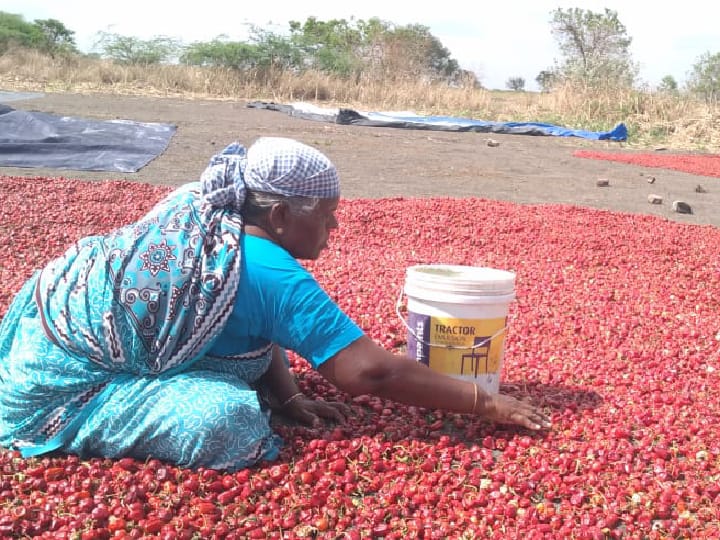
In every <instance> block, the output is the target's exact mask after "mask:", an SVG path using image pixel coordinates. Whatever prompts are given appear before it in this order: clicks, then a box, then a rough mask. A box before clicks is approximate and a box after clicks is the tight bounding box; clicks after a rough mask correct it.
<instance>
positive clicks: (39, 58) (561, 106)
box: [0, 50, 720, 151]
mask: <svg viewBox="0 0 720 540" xmlns="http://www.w3.org/2000/svg"><path fill="white" fill-rule="evenodd" d="M0 84H1V85H2V86H3V87H4V88H6V89H12V90H33V91H42V92H79V93H92V92H101V93H118V94H135V95H138V94H141V95H152V96H167V97H183V98H187V99H199V98H202V99H231V100H236V99H240V100H264V101H275V102H280V103H282V102H285V103H288V102H293V101H308V102H311V103H315V104H317V105H320V106H333V107H337V106H346V107H353V108H357V109H361V110H385V111H387V110H412V111H414V112H417V113H418V114H438V115H450V116H463V117H469V118H476V119H482V120H495V121H501V122H505V121H517V122H529V121H533V122H548V123H553V124H558V125H563V126H567V127H572V128H577V129H589V130H608V129H611V128H612V127H614V126H615V125H616V124H617V123H619V122H624V123H625V124H626V125H627V126H628V129H629V131H630V142H629V144H630V145H631V146H639V147H646V146H653V145H654V146H657V145H663V146H667V147H669V148H675V149H686V150H705V151H708V150H709V151H717V149H718V147H719V146H720V108H719V107H718V106H712V105H708V104H706V103H703V102H698V101H696V100H693V99H691V98H689V97H688V96H683V95H668V94H660V93H653V92H643V91H636V90H626V89H623V90H607V91H604V92H598V91H597V90H594V89H589V88H583V87H579V86H574V85H567V86H564V87H561V88H558V89H556V90H554V91H553V92H549V93H535V92H503V91H488V90H485V89H482V88H475V87H473V86H471V85H467V86H461V87H457V88H449V87H448V86H446V85H442V84H427V83H421V82H418V81H417V80H415V79H400V80H398V79H393V80H388V79H383V80H376V79H371V78H369V77H368V78H364V79H363V78H361V79H360V80H356V81H347V80H341V79H338V78H335V77H331V76H329V75H326V74H323V73H317V72H310V73H303V74H300V75H295V74H291V73H287V72H268V71H257V72H247V71H243V72H240V71H237V70H232V69H221V68H201V67H185V66H178V65H166V66H149V67H143V66H134V65H118V64H114V63H112V62H110V61H107V60H100V59H95V58H87V57H68V58H56V59H52V58H50V57H48V56H44V55H41V54H38V53H37V52H35V51H27V50H14V51H11V52H8V53H6V54H4V55H2V56H0Z"/></svg>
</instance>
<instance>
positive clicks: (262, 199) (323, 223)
mask: <svg viewBox="0 0 720 540" xmlns="http://www.w3.org/2000/svg"><path fill="white" fill-rule="evenodd" d="M201 183H202V188H203V195H204V198H205V200H206V201H207V202H208V203H209V204H211V205H212V206H213V207H217V208H226V209H231V210H234V211H237V212H240V213H241V215H242V217H243V220H244V221H245V222H246V223H247V224H249V225H254V226H257V227H260V228H261V229H262V230H263V231H265V233H267V235H268V236H270V237H271V238H272V239H273V240H274V241H276V242H277V243H278V244H280V245H282V246H283V247H284V248H286V249H287V250H288V251H289V252H290V253H291V254H292V255H293V256H295V257H297V258H302V259H315V258H317V256H318V255H319V254H320V251H321V250H322V249H323V248H324V247H326V246H327V240H328V237H329V234H330V231H331V230H332V229H334V228H336V227H337V221H336V219H335V210H336V208H337V205H338V200H339V197H340V181H339V178H338V174H337V170H336V169H335V166H334V165H333V164H332V162H330V160H329V159H328V158H327V157H326V156H325V155H324V154H322V153H321V152H320V151H318V150H316V149H315V148H312V147H311V146H307V145H305V144H303V143H300V142H298V141H295V140H292V139H287V138H282V137H263V138H260V139H258V140H257V141H256V142H255V143H254V144H253V145H252V146H251V147H250V148H249V149H248V150H247V151H245V148H244V147H242V146H241V145H239V144H238V143H233V144H231V145H230V146H228V147H227V148H226V149H225V150H224V151H223V152H222V153H221V154H218V155H216V156H214V157H213V158H212V159H211V161H210V165H209V166H208V168H207V169H206V170H205V172H204V173H203V175H202V178H201Z"/></svg>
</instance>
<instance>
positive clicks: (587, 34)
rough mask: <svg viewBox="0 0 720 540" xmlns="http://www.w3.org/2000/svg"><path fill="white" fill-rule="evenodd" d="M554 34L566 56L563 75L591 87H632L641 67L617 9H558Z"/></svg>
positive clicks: (554, 23) (561, 67) (558, 68)
mask: <svg viewBox="0 0 720 540" xmlns="http://www.w3.org/2000/svg"><path fill="white" fill-rule="evenodd" d="M551 15H552V20H551V23H550V24H551V28H552V33H553V35H554V36H555V39H556V41H557V43H558V46H559V48H560V52H561V53H562V55H563V59H562V61H561V62H560V64H559V65H558V67H557V73H558V75H559V76H560V77H562V78H564V79H570V80H579V81H582V82H583V83H585V84H588V85H590V86H632V85H633V83H634V81H635V78H636V77H637V73H638V69H637V66H636V65H635V64H634V63H633V61H632V57H631V55H630V44H631V43H632V39H631V38H630V37H628V35H627V30H626V28H625V25H623V24H622V23H621V22H620V19H619V18H618V15H617V12H616V11H613V10H610V9H607V8H606V9H605V11H604V12H602V13H595V12H593V11H590V10H585V9H580V8H569V9H562V8H558V9H556V10H554V11H553V12H552V13H551Z"/></svg>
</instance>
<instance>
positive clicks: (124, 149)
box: [0, 104, 177, 173]
mask: <svg viewBox="0 0 720 540" xmlns="http://www.w3.org/2000/svg"><path fill="white" fill-rule="evenodd" d="M176 129H177V128H176V126H173V125H170V124H159V123H143V122H133V121H131V120H88V119H83V118H75V117H70V116H57V115H53V114H48V113H43V112H28V111H21V110H15V109H13V108H12V107H9V106H7V105H2V104H0V167H19V168H26V167H27V168H44V169H69V170H76V171H117V172H123V173H132V172H137V171H139V170H140V169H142V168H143V167H144V166H145V165H147V164H148V163H149V162H150V161H152V160H153V159H155V158H156V157H157V156H159V155H160V154H162V153H163V152H164V151H165V149H166V148H167V146H168V144H169V142H170V139H171V138H172V136H173V135H174V133H175V131H176Z"/></svg>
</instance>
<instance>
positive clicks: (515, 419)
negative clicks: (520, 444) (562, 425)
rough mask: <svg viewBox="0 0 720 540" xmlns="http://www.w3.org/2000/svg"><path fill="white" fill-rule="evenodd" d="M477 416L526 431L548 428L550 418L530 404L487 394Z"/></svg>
mask: <svg viewBox="0 0 720 540" xmlns="http://www.w3.org/2000/svg"><path fill="white" fill-rule="evenodd" d="M484 405H485V406H484V407H482V408H481V411H480V412H479V414H480V415H481V416H482V417H483V418H486V419H487V420H489V421H491V422H497V423H499V424H516V425H519V426H523V427H526V428H528V429H533V430H538V429H542V428H549V427H550V426H551V425H552V424H551V422H550V417H549V416H548V415H546V414H545V413H543V412H542V411H541V410H540V409H538V408H537V407H535V406H534V405H533V404H532V403H530V402H528V401H524V400H519V399H515V398H514V397H512V396H508V395H507V394H488V395H487V396H486V398H485V404H484Z"/></svg>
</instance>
